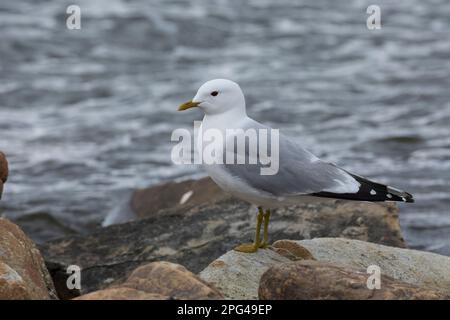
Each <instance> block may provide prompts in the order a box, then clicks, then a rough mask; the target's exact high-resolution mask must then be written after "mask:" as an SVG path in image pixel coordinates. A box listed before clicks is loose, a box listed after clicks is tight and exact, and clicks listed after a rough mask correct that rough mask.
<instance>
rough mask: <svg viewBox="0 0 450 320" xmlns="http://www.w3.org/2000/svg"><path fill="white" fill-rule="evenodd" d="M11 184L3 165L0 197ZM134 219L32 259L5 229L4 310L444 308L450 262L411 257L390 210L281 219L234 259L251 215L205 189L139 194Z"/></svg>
mask: <svg viewBox="0 0 450 320" xmlns="http://www.w3.org/2000/svg"><path fill="white" fill-rule="evenodd" d="M7 175H8V170H7V164H6V160H5V158H4V156H3V154H0V190H2V188H3V183H4V182H6V177H7ZM129 210H130V211H131V212H132V216H134V220H133V221H129V222H122V223H118V224H113V225H110V226H108V227H104V228H98V229H97V230H94V231H93V232H92V233H90V234H88V235H75V236H69V237H65V238H61V239H58V240H54V241H50V242H47V243H44V244H43V245H41V246H40V247H39V249H38V248H37V247H36V245H35V244H34V243H33V242H32V241H31V240H30V239H29V238H28V237H27V236H26V235H25V234H24V233H23V232H22V231H21V229H20V228H19V227H18V226H17V225H15V224H13V223H12V222H10V221H8V220H6V219H0V299H82V300H94V299H139V300H154V299H450V257H446V256H441V255H438V254H434V253H429V252H423V251H417V250H410V249H407V248H406V244H405V241H404V240H403V237H402V235H401V230H400V225H399V220H398V209H397V207H396V206H395V205H393V204H372V203H358V202H346V201H335V202H334V203H325V202H324V203H315V204H305V205H301V206H294V207H290V208H285V209H280V210H277V211H276V213H275V214H274V215H273V221H272V222H271V225H270V228H271V230H270V235H271V242H272V243H273V244H272V246H270V247H269V248H267V249H261V250H259V251H258V252H257V253H253V254H244V253H239V252H235V251H233V250H232V248H233V247H234V246H235V245H237V244H239V243H241V242H244V241H249V240H250V239H251V238H252V236H253V227H252V226H253V223H254V218H255V208H254V207H252V206H250V205H249V204H247V203H245V202H242V201H240V200H237V199H234V198H232V197H231V196H229V195H227V194H225V193H224V192H222V191H221V190H220V189H219V188H218V187H217V186H216V185H215V184H214V183H213V182H212V181H211V180H210V179H209V178H204V179H200V180H195V181H184V182H180V183H176V182H173V183H168V184H164V185H159V186H154V187H151V188H148V189H142V190H137V191H135V192H134V194H133V195H132V197H131V199H130V204H129ZM124 214H125V213H124ZM127 215H129V213H127ZM119 221H120V217H119V218H118V220H117V221H111V220H110V221H109V223H114V222H119ZM74 265H75V266H77V267H79V268H80V269H81V273H80V275H81V279H80V284H81V287H80V288H79V289H78V288H73V289H70V288H68V285H67V280H68V278H69V277H70V276H71V273H70V272H69V273H68V271H67V270H68V267H69V266H74ZM373 266H375V267H376V268H378V269H379V270H380V276H379V279H378V280H377V281H379V284H380V286H379V288H369V285H368V281H369V278H370V276H371V275H372V274H371V273H370V272H368V270H369V269H368V268H369V267H373Z"/></svg>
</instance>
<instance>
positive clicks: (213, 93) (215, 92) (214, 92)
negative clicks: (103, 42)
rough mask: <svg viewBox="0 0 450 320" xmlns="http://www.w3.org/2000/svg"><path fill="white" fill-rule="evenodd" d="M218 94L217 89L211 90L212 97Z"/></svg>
mask: <svg viewBox="0 0 450 320" xmlns="http://www.w3.org/2000/svg"><path fill="white" fill-rule="evenodd" d="M218 94H219V91H213V92H211V95H212V96H213V97H215V96H217V95H218Z"/></svg>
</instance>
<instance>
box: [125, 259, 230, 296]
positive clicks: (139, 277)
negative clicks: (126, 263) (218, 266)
mask: <svg viewBox="0 0 450 320" xmlns="http://www.w3.org/2000/svg"><path fill="white" fill-rule="evenodd" d="M120 287H126V288H132V289H136V290H139V291H144V292H147V293H156V294H159V295H163V296H170V297H173V298H174V299H181V300H205V299H223V296H222V294H221V293H220V292H219V291H217V289H215V288H213V287H212V286H211V285H210V284H208V283H207V282H205V281H203V280H202V279H200V278H199V277H197V276H196V275H195V274H193V273H192V272H190V271H189V270H187V269H186V268H185V267H183V266H181V265H179V264H174V263H170V262H166V261H160V262H153V263H149V264H146V265H144V266H141V267H139V268H137V269H136V270H134V271H133V272H132V273H131V275H130V277H129V278H128V279H127V281H125V283H123V284H121V285H120Z"/></svg>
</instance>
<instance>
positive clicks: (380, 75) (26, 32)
mask: <svg viewBox="0 0 450 320" xmlns="http://www.w3.org/2000/svg"><path fill="white" fill-rule="evenodd" d="M69 4H72V2H66V1H57V0H51V1H36V0H22V1H9V2H2V3H1V4H0V39H1V41H0V57H1V59H0V73H1V78H0V79H1V80H0V132H1V136H0V149H1V150H3V151H5V152H6V153H7V154H8V157H9V160H10V163H11V176H10V181H9V182H8V184H7V187H6V193H5V194H4V199H3V200H2V202H1V203H0V206H1V207H0V210H1V212H2V214H3V215H4V216H6V217H9V218H11V219H14V220H15V221H18V223H20V224H21V225H22V226H24V228H25V229H26V231H27V232H28V233H30V235H31V236H32V237H33V239H35V240H36V241H39V242H42V241H45V240H48V239H52V238H55V237H58V236H62V235H64V234H70V233H77V232H87V231H88V230H90V229H91V228H92V227H94V226H98V225H99V224H100V223H101V222H102V220H103V219H104V217H105V216H106V215H107V214H108V213H110V212H112V211H114V210H117V208H118V207H120V205H121V204H123V202H124V201H126V199H127V198H128V197H129V194H130V192H131V191H132V190H133V189H135V188H140V187H146V186H149V185H152V184H155V183H158V182H161V181H168V180H173V179H179V178H187V177H190V176H195V175H198V174H199V173H200V169H199V168H198V167H194V166H175V165H173V164H172V163H171V161H170V156H169V155H170V150H171V147H172V145H171V143H170V134H171V132H172V130H173V129H175V128H178V127H191V126H192V122H193V120H196V119H201V114H200V112H199V111H192V112H184V113H182V114H181V113H177V112H176V111H175V109H176V107H177V105H178V104H179V103H180V102H184V101H185V100H187V99H190V98H192V97H193V95H194V94H195V91H196V89H197V88H198V86H199V85H200V84H202V83H203V82H204V81H206V80H209V79H213V78H219V77H226V78H230V79H233V80H235V81H237V82H239V83H240V84H241V87H242V88H243V90H244V92H245V94H246V98H247V103H248V109H249V114H250V115H251V116H253V117H254V118H256V119H258V120H260V121H262V122H265V123H268V124H270V125H272V126H274V127H277V128H282V130H283V131H284V132H285V133H286V134H289V135H293V136H295V137H297V138H298V140H299V141H300V142H301V143H302V144H303V145H304V146H306V147H308V148H309V149H310V150H311V151H313V152H314V153H316V154H317V155H319V156H321V157H323V158H325V159H326V160H329V161H333V162H336V163H338V164H340V165H342V166H344V167H345V168H347V169H349V170H353V171H355V172H357V173H359V174H362V175H366V176H368V177H370V178H373V179H376V180H379V181H382V182H385V183H389V184H391V185H394V186H398V187H400V188H404V189H406V190H408V191H410V192H411V193H413V194H414V195H415V198H416V200H417V202H416V203H415V204H414V205H401V224H402V228H403V231H404V234H405V236H406V239H407V241H408V243H409V245H410V246H412V247H414V248H421V249H426V250H432V251H436V252H441V253H444V254H448V255H450V237H449V236H448V234H449V232H450V214H449V209H448V208H449V206H450V90H449V88H450V76H449V75H450V33H449V30H450V4H449V3H448V2H447V1H445V0H435V1H427V2H426V3H425V2H423V1H419V0H410V1H407V2H406V1H402V3H400V2H399V1H387V0H386V1H378V2H377V4H378V5H380V7H381V10H382V25H383V27H382V29H381V30H376V31H369V30H368V29H367V28H366V18H367V14H366V13H365V12H366V8H367V6H368V5H370V4H372V2H371V1H339V2H338V1H323V0H316V1H314V2H304V3H302V2H300V1H276V2H275V1H269V0H264V1H261V0H252V1H245V2H244V1H240V0H232V1H228V0H227V1H221V0H212V1H211V0H208V1H206V0H204V1H196V2H187V1H180V0H172V1H167V0H155V1H151V2H149V1H146V0H138V1H120V0H101V1H99V0H96V1H92V0H78V1H77V4H78V5H80V7H81V10H82V29H81V30H78V31H77V30H67V29H66V27H65V19H66V14H65V10H66V8H67V6H68V5H69Z"/></svg>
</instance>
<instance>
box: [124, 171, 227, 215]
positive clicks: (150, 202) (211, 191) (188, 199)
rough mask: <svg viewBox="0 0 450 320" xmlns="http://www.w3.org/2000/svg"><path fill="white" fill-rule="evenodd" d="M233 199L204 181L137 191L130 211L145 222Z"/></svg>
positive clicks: (167, 184)
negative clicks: (145, 219)
mask: <svg viewBox="0 0 450 320" xmlns="http://www.w3.org/2000/svg"><path fill="white" fill-rule="evenodd" d="M230 198H231V196H230V195H228V194H227V193H225V192H223V191H222V190H221V189H220V188H219V187H218V186H217V184H215V183H214V182H213V181H212V180H211V179H210V178H202V179H199V180H186V181H183V182H169V183H165V184H160V185H156V186H153V187H150V188H145V189H139V190H136V191H135V192H134V193H133V194H132V196H131V202H130V205H131V210H132V211H133V212H134V213H135V214H136V215H137V217H138V218H141V219H142V218H148V217H155V216H158V215H159V216H160V215H165V214H167V211H171V212H174V211H177V212H183V211H187V210H189V209H190V208H193V207H198V206H200V205H204V204H211V203H214V202H218V201H221V200H225V199H230Z"/></svg>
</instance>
